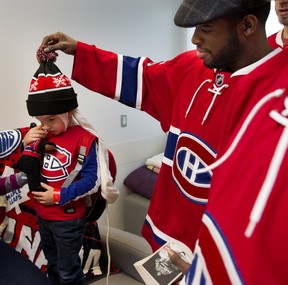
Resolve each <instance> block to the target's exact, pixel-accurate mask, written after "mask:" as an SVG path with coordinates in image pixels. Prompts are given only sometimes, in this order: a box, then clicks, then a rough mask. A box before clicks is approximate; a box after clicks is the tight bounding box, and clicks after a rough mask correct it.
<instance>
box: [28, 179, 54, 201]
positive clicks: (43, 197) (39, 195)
mask: <svg viewBox="0 0 288 285" xmlns="http://www.w3.org/2000/svg"><path fill="white" fill-rule="evenodd" d="M41 186H42V187H43V188H45V189H46V190H47V191H45V192H38V191H33V192H31V193H32V194H33V196H34V199H35V200H36V201H38V202H39V203H41V204H43V205H46V206H48V205H53V204H55V202H54V197H53V191H54V188H53V187H51V186H49V185H48V184H45V183H43V182H41Z"/></svg>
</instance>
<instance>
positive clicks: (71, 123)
mask: <svg viewBox="0 0 288 285" xmlns="http://www.w3.org/2000/svg"><path fill="white" fill-rule="evenodd" d="M41 56H42V55H41ZM39 58H40V60H39ZM38 61H39V62H40V67H39V69H38V70H37V72H36V73H35V75H34V77H33V78H32V81H31V84H30V92H29V96H28V100H27V101H26V102H27V109H28V113H29V115H30V116H34V117H35V118H36V119H37V120H38V121H39V122H40V124H41V127H42V130H44V131H45V132H47V137H46V140H48V141H49V142H51V143H53V144H55V149H54V150H49V151H46V152H45V153H44V157H43V164H42V168H41V176H42V177H43V178H44V180H46V181H47V183H41V186H42V187H43V188H44V190H46V191H32V194H33V196H34V200H35V210H36V212H37V216H38V220H39V221H38V222H39V232H40V235H41V242H42V248H43V252H44V254H45V257H46V259H47V262H48V263H47V273H48V277H49V279H50V280H51V282H52V283H53V284H55V285H56V284H57V285H58V284H67V285H68V284H71V285H72V284H73V285H78V284H79V285H80V284H81V285H83V284H84V276H83V272H82V269H81V261H80V258H79V251H80V248H81V246H82V239H83V233H84V227H85V211H86V203H85V198H84V197H85V196H88V195H90V194H92V193H95V192H97V191H100V188H99V187H100V185H101V194H102V196H103V198H104V199H105V200H106V201H107V202H108V203H112V202H114V201H115V200H116V198H117V197H118V195H119V192H118V190H117V189H116V188H115V187H114V186H113V182H112V177H111V175H110V172H109V169H108V165H107V164H108V159H107V149H105V147H104V144H103V142H102V141H101V139H100V138H99V137H97V135H96V133H95V131H94V129H93V127H92V126H91V125H90V124H89V123H88V122H87V121H86V120H85V119H84V118H83V117H81V115H80V114H79V112H78V110H77V107H78V102H77V98H76V97H77V95H76V94H75V92H74V90H73V88H72V86H71V83H70V81H69V79H68V78H67V77H66V76H65V75H63V74H62V73H61V71H60V70H59V69H58V67H57V66H56V65H55V64H54V62H53V61H55V60H54V59H51V58H49V57H46V58H45V57H44V58H43V57H39V56H38ZM83 138H85V145H86V147H87V151H86V157H85V159H84V162H83V165H82V167H81V170H80V172H79V173H78V175H77V176H76V178H75V179H74V180H73V181H72V183H68V184H67V182H66V183H65V181H66V179H67V178H68V179H69V176H70V174H71V172H73V171H74V170H75V167H76V166H77V165H78V164H77V160H78V155H79V149H80V147H81V144H82V142H83ZM27 147H28V148H29V145H28V146H27ZM64 183H65V184H64Z"/></svg>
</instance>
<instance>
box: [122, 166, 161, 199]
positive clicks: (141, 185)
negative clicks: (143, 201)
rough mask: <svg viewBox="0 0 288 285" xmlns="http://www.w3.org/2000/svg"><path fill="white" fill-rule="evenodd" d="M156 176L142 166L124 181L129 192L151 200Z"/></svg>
mask: <svg viewBox="0 0 288 285" xmlns="http://www.w3.org/2000/svg"><path fill="white" fill-rule="evenodd" d="M157 177H158V175H157V174H156V173H155V172H153V171H151V170H150V169H148V168H147V167H146V165H143V166H141V167H139V168H137V169H135V170H133V171H132V172H131V173H130V174H129V175H128V176H127V177H126V178H125V179H124V185H126V186H127V187H128V188H129V189H130V190H131V191H133V192H135V193H138V194H139V195H141V196H143V197H146V198H148V199H151V197H152V193H153V190H154V188H155V185H156V181H157Z"/></svg>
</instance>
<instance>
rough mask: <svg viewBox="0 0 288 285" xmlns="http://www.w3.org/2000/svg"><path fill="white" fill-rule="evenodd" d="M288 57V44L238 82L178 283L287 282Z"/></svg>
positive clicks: (223, 284) (235, 284)
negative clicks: (192, 248) (196, 234)
mask: <svg viewBox="0 0 288 285" xmlns="http://www.w3.org/2000/svg"><path fill="white" fill-rule="evenodd" d="M287 60H288V50H287V49H286V50H283V51H282V52H280V53H278V54H277V55H275V56H274V57H273V58H271V59H270V60H269V61H267V62H266V63H264V64H263V65H261V66H259V67H258V68H256V69H255V70H254V71H253V72H251V73H250V74H249V75H247V76H246V77H245V78H242V79H241V80H240V81H239V82H238V84H237V86H235V89H234V91H235V92H236V93H237V94H238V96H237V98H236V99H235V100H233V104H231V105H228V106H227V108H228V109H229V110H230V112H229V119H230V122H231V123H230V125H228V126H227V128H225V130H224V132H223V136H222V139H221V141H220V148H219V152H218V155H219V156H218V158H217V161H218V163H219V162H220V165H219V166H218V167H217V168H215V169H214V176H213V180H212V184H211V189H210V196H209V201H208V205H207V208H206V211H205V214H204V216H203V219H202V226H201V230H200V234H199V238H198V241H197V245H196V248H195V251H194V254H195V255H194V259H193V262H192V265H191V267H190V269H189V271H188V273H187V274H186V277H185V279H183V280H182V281H181V284H221V285H225V284H233V285H237V284H267V285H268V284H269V285H270V284H288V271H287V255H288V246H287V239H288V223H287V219H286V215H287V201H288V183H287V173H288V151H287V149H288V89H287V88H288V80H287V73H288V65H285V64H283V62H287ZM231 134H232V136H231ZM221 142H222V143H221ZM225 144H226V145H225ZM222 146H223V147H222Z"/></svg>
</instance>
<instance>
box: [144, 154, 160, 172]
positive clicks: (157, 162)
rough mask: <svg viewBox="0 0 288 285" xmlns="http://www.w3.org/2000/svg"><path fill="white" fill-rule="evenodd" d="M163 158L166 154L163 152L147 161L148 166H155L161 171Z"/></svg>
mask: <svg viewBox="0 0 288 285" xmlns="http://www.w3.org/2000/svg"><path fill="white" fill-rule="evenodd" d="M163 157H164V152H161V153H159V154H156V155H154V156H152V157H149V158H148V159H147V160H146V163H145V164H146V165H150V166H155V167H157V168H159V169H160V167H161V164H162V160H163Z"/></svg>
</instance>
